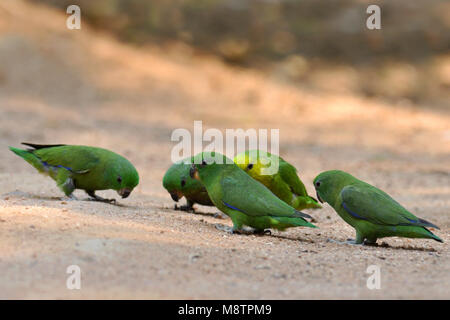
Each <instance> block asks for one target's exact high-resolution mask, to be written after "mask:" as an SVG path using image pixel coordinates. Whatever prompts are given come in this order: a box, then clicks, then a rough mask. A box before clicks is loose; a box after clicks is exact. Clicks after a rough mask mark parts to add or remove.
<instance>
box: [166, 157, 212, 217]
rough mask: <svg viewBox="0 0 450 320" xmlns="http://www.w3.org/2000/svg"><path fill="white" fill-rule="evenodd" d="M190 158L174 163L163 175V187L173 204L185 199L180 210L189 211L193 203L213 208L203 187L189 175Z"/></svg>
mask: <svg viewBox="0 0 450 320" xmlns="http://www.w3.org/2000/svg"><path fill="white" fill-rule="evenodd" d="M191 165H192V157H189V158H186V159H183V160H181V161H179V162H177V163H174V164H173V165H172V166H171V167H170V168H169V169H168V170H167V172H166V173H165V175H164V178H163V186H164V188H165V189H166V190H167V191H168V192H169V194H170V196H171V197H172V199H173V200H174V201H175V202H178V200H179V199H180V198H182V197H185V198H186V206H183V207H181V209H182V210H191V209H192V206H193V205H194V204H195V203H198V204H201V205H204V206H214V204H213V203H212V201H211V199H210V198H209V196H208V192H207V191H206V188H205V186H203V184H202V183H201V182H200V181H198V180H195V179H193V178H191V177H190V175H189V170H190V169H191Z"/></svg>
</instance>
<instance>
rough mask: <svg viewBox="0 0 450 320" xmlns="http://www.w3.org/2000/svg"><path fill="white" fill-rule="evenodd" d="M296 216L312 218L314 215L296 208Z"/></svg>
mask: <svg viewBox="0 0 450 320" xmlns="http://www.w3.org/2000/svg"><path fill="white" fill-rule="evenodd" d="M294 217H299V218H308V219H312V217H311V216H310V215H309V214H306V213H303V212H301V211H298V210H295V213H294Z"/></svg>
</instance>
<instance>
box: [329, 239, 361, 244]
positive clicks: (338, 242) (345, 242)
mask: <svg viewBox="0 0 450 320" xmlns="http://www.w3.org/2000/svg"><path fill="white" fill-rule="evenodd" d="M327 242H332V243H337V244H350V245H362V243H357V242H356V240H354V239H347V241H338V240H334V239H327Z"/></svg>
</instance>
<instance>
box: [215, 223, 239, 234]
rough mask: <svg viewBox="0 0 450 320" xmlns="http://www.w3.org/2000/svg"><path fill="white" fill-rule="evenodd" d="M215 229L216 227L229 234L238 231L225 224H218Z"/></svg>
mask: <svg viewBox="0 0 450 320" xmlns="http://www.w3.org/2000/svg"><path fill="white" fill-rule="evenodd" d="M215 227H216V229H218V230H221V231H225V232H227V233H229V234H234V233H236V230H234V229H233V228H232V227H229V226H224V225H223V224H216V225H215Z"/></svg>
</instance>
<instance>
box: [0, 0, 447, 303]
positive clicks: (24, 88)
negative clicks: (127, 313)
mask: <svg viewBox="0 0 450 320" xmlns="http://www.w3.org/2000/svg"><path fill="white" fill-rule="evenodd" d="M72 4H78V5H79V6H80V8H81V29H80V30H70V29H68V28H67V27H66V21H67V18H68V17H69V15H68V14H67V13H66V8H67V6H68V5H72ZM370 4H378V5H379V6H380V7H381V27H382V29H381V30H368V29H367V28H366V19H367V17H368V14H367V13H366V9H367V6H368V5H370ZM449 29H450V2H449V1H439V0H415V1H410V0H396V1H365V0H326V1H325V0H303V1H294V0H286V1H276V0H259V1H256V0H229V1H225V0H164V1H163V0H152V1H144V0H141V1H140V0H95V1H90V0H81V1H76V0H40V1H37V0H1V1H0V150H1V152H0V215H1V216H0V298H23V297H27V298H55V297H56V298H80V297H84V298H94V299H95V298H105V297H106V298H111V297H112V298H133V297H139V298H178V299H180V298H181V299H183V298H186V299H195V298H204V299H210V298H223V299H227V298H233V299H241V298H252V299H259V298H268V299H278V298H285V299H298V298H309V299H317V298H331V299H335V298H350V299H355V298H366V299H374V298H384V299H390V298H393V299H396V298H424V297H425V298H427V299H432V298H440V299H442V298H448V287H449V285H450V284H449V283H450V277H449V275H450V273H449V270H448V268H449V266H450V263H448V257H450V255H449V249H448V245H447V246H446V245H445V244H443V245H441V244H438V243H435V242H433V243H432V242H430V241H426V240H412V239H397V238H388V239H386V240H385V242H386V243H387V244H388V245H389V246H392V247H394V248H358V249H357V250H355V248H353V247H351V246H340V245H337V244H332V243H329V242H327V239H328V238H332V239H337V240H341V241H343V240H345V239H347V238H349V237H353V236H354V233H353V232H354V231H353V229H352V228H351V227H350V226H349V225H347V224H346V223H345V222H344V221H343V220H342V219H340V218H339V216H338V215H337V214H336V213H335V212H334V211H333V210H332V209H331V208H330V207H329V206H327V205H325V206H324V208H323V209H321V210H317V211H315V212H314V213H312V212H309V213H311V214H312V215H314V219H315V220H316V221H317V225H319V226H320V229H314V230H312V231H311V230H308V231H305V230H301V229H300V228H294V229H292V230H288V231H286V232H283V233H282V234H281V233H276V234H274V235H273V236H264V237H253V236H250V237H244V236H242V237H241V236H236V237H235V236H228V235H225V234H223V233H221V232H220V231H218V230H217V229H216V228H215V227H214V225H215V224H217V223H221V224H230V221H229V220H228V219H216V218H214V217H213V216H208V215H207V214H208V213H210V214H214V213H215V212H216V209H215V208H205V207H201V208H199V211H200V212H203V213H205V214H204V215H193V214H190V213H184V212H179V211H174V210H173V206H174V202H173V201H172V199H171V197H170V195H169V194H168V193H167V192H166V190H164V188H163V187H162V183H161V181H162V177H163V175H164V173H165V171H166V170H167V168H168V167H169V166H170V165H171V151H172V148H173V147H174V145H175V142H173V141H171V134H172V132H173V130H174V129H177V128H185V129H188V130H190V131H191V132H192V130H193V124H194V121H195V120H201V121H202V122H203V129H204V130H206V129H208V128H217V129H219V130H221V131H222V132H225V129H228V128H229V129H238V128H242V129H244V130H246V129H279V130H280V131H279V134H280V150H279V151H280V155H281V156H282V157H283V158H284V159H285V160H287V161H289V162H290V163H292V164H293V165H294V166H295V167H296V168H297V169H298V172H299V175H300V177H301V179H302V180H303V181H304V183H305V186H306V188H307V189H308V193H309V194H315V192H314V187H313V185H312V181H313V179H314V177H315V176H316V175H317V174H318V173H320V172H321V171H325V170H330V169H341V170H344V171H347V172H350V173H352V174H354V175H355V176H357V177H358V178H360V179H362V180H365V181H367V182H369V183H371V184H374V185H376V186H377V187H380V188H381V189H383V190H384V191H386V192H387V193H388V194H390V195H391V196H392V197H393V198H395V199H396V200H398V201H399V202H400V203H401V204H402V205H404V206H405V207H406V208H408V209H410V210H411V211H412V212H414V214H416V215H417V216H418V217H421V218H424V219H426V220H429V221H432V222H433V223H435V224H437V225H439V226H440V227H441V230H438V231H437V234H438V235H439V236H440V237H442V238H443V239H444V240H445V241H446V242H448V241H449V240H450V233H449V226H450V172H449V168H450V52H449V47H450V32H449V31H450V30H449ZM22 141H25V142H33V143H43V144H51V143H65V144H81V145H92V146H98V147H103V148H107V149H111V150H113V151H115V152H117V153H119V154H122V155H124V156H125V157H127V158H128V159H129V160H130V161H131V162H132V163H133V164H134V165H135V166H136V168H137V170H138V172H139V175H140V177H141V179H140V183H139V185H138V186H137V188H136V189H135V190H134V191H133V193H132V195H131V196H130V197H128V198H127V199H121V200H120V206H110V205H106V204H102V203H94V202H90V201H62V200H61V198H60V197H61V196H63V195H62V193H61V192H60V190H58V188H57V186H56V185H55V183H54V182H53V181H52V180H51V179H49V178H44V177H42V176H41V175H39V174H37V173H36V171H35V170H34V169H33V168H32V167H31V166H30V165H28V164H27V163H25V162H24V161H22V160H21V159H19V158H18V157H17V156H16V155H14V154H13V153H12V152H9V151H8V149H7V148H8V146H15V147H19V146H20V142H22ZM205 145H206V143H205V144H204V146H205ZM75 195H76V196H77V197H79V198H80V199H82V200H83V199H85V198H86V195H85V194H84V193H83V192H82V191H81V190H77V191H75ZM99 195H101V196H103V197H107V198H110V197H116V196H117V194H116V193H115V192H113V191H101V192H100V193H99ZM180 204H184V200H181V202H180ZM383 240H384V239H383ZM383 242H384V241H383ZM404 248H405V249H404ZM415 248H418V249H417V250H416V249H415ZM218 257H220V262H219V259H218ZM411 261H414V263H411ZM349 263H351V264H352V268H351V269H350V270H349V268H348V265H349ZM372 263H376V264H377V265H380V266H381V268H382V270H383V290H373V291H371V290H367V287H366V285H365V284H366V273H365V271H366V268H367V265H368V264H372ZM70 264H77V265H79V266H80V267H81V268H82V270H83V277H85V278H83V279H86V280H83V290H67V288H66V287H65V281H66V276H67V274H66V273H65V270H66V268H67V266H68V265H70ZM85 270H86V272H85ZM411 275H414V276H411ZM411 279H413V280H414V281H413V280H411ZM299 283H300V284H301V285H298V284H299ZM75 291H76V292H75Z"/></svg>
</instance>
